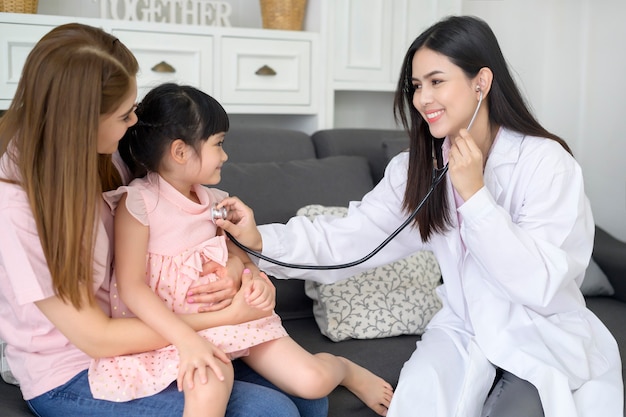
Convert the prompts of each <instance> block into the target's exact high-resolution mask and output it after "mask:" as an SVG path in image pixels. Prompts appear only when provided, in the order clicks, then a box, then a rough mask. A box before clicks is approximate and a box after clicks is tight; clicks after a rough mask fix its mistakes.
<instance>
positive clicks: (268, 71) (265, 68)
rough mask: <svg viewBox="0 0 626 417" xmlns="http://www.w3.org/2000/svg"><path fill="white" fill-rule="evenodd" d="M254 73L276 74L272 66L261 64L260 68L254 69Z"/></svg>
mask: <svg viewBox="0 0 626 417" xmlns="http://www.w3.org/2000/svg"><path fill="white" fill-rule="evenodd" d="M255 74H256V75H270V76H274V75H276V71H274V69H273V68H272V67H268V66H267V65H263V66H262V67H261V68H259V69H258V70H256V72H255Z"/></svg>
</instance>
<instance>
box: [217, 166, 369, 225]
mask: <svg viewBox="0 0 626 417" xmlns="http://www.w3.org/2000/svg"><path fill="white" fill-rule="evenodd" d="M269 184H271V186H268V185H269ZM373 186H374V184H373V182H372V177H371V176H370V171H369V166H368V163H367V160H366V159H365V158H364V157H361V156H333V157H329V158H322V159H305V160H296V161H288V162H261V163H252V162H251V163H231V164H229V163H226V164H225V165H224V166H223V167H222V181H221V182H220V183H219V184H218V185H217V187H218V188H220V189H222V190H224V191H227V192H228V193H229V194H230V195H234V196H237V197H239V198H241V199H242V200H243V202H244V203H246V204H247V205H249V206H250V207H251V208H252V209H253V210H254V217H255V220H256V222H257V224H265V223H284V222H286V221H287V220H289V219H290V218H291V217H292V216H294V215H295V214H296V211H297V210H298V209H299V208H300V207H302V206H303V205H307V204H324V205H342V206H347V205H348V203H349V202H350V201H353V200H360V199H361V198H362V197H363V195H365V193H367V192H368V191H370V190H371V189H372V187H373ZM259 190H263V191H262V192H259Z"/></svg>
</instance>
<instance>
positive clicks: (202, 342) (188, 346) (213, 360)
mask: <svg viewBox="0 0 626 417" xmlns="http://www.w3.org/2000/svg"><path fill="white" fill-rule="evenodd" d="M176 348H177V349H178V354H179V356H180V363H179V366H178V378H177V379H176V385H177V386H178V390H179V391H182V390H183V387H184V386H186V387H187V388H188V389H193V387H194V382H193V381H194V376H195V373H196V372H197V373H198V375H197V376H198V379H199V381H200V382H201V383H202V384H206V383H207V382H208V380H209V375H208V372H207V370H208V369H211V370H212V371H213V373H215V376H216V377H217V379H219V380H220V381H224V373H223V372H222V370H221V369H220V366H219V365H218V363H217V361H218V360H220V361H222V362H224V363H230V360H229V359H228V356H226V354H225V353H224V352H222V351H221V350H220V349H218V348H217V347H216V346H215V345H214V344H212V343H211V342H209V341H208V340H206V339H204V338H203V337H202V336H200V335H198V334H196V333H194V334H193V337H192V336H190V337H188V338H187V340H185V341H184V342H182V343H179V344H178V345H176Z"/></svg>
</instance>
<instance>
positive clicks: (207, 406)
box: [183, 361, 235, 417]
mask: <svg viewBox="0 0 626 417" xmlns="http://www.w3.org/2000/svg"><path fill="white" fill-rule="evenodd" d="M218 363H219V364H220V365H221V367H222V372H223V374H224V380H223V381H220V380H219V379H217V377H216V376H215V374H214V373H213V371H211V370H210V369H209V370H207V373H208V375H209V381H208V382H207V383H206V384H203V383H202V382H200V379H199V378H198V373H197V372H196V373H195V375H194V386H193V388H191V389H189V387H187V386H185V387H184V388H183V392H184V393H185V408H184V410H183V417H224V415H225V414H226V405H227V404H228V399H229V398H230V392H231V391H232V388H233V380H234V378H235V377H234V371H233V366H232V364H230V363H228V364H226V363H223V362H221V361H218Z"/></svg>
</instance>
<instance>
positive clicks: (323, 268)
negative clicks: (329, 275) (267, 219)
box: [226, 89, 483, 271]
mask: <svg viewBox="0 0 626 417" xmlns="http://www.w3.org/2000/svg"><path fill="white" fill-rule="evenodd" d="M478 92H479V93H480V96H479V98H478V104H477V105H476V110H474V114H473V115H472V118H471V119H470V122H469V124H468V125H467V130H470V128H471V127H472V125H473V124H474V120H475V119H476V115H477V114H478V109H480V105H481V104H482V102H483V92H482V90H481V89H478ZM434 172H437V171H436V170H435V171H434ZM447 172H448V164H446V165H445V166H444V167H443V168H442V169H441V171H439V172H438V175H436V176H433V181H432V183H431V185H430V188H429V189H428V192H427V193H426V195H424V198H422V201H420V203H419V204H418V205H417V207H416V208H415V209H414V210H413V212H412V213H411V214H410V215H409V217H408V218H407V219H406V220H405V221H404V222H403V223H402V224H401V225H400V226H398V228H397V229H396V230H394V231H393V233H391V234H390V235H389V236H388V237H387V238H386V239H385V240H384V241H383V242H382V243H381V244H380V245H378V246H377V247H376V248H375V249H374V250H373V251H371V252H370V253H368V254H367V255H365V256H364V257H362V258H360V259H357V260H355V261H352V262H347V263H343V264H336V265H304V264H292V263H287V262H282V261H279V260H278V259H273V258H270V257H269V256H265V255H263V254H262V253H260V252H257V251H255V250H252V249H250V248H248V247H247V246H244V245H243V244H242V243H240V242H239V241H237V239H235V238H234V237H233V236H232V235H231V234H230V233H228V232H226V235H227V236H228V238H229V239H230V240H231V241H232V242H233V243H234V244H235V246H237V247H238V248H240V249H242V250H243V251H245V252H246V253H247V254H248V255H252V256H255V257H257V258H259V259H262V260H264V261H267V262H269V263H272V264H274V265H278V266H282V267H285V268H291V269H306V270H313V271H330V270H335V269H345V268H351V267H353V266H357V265H360V264H362V263H363V262H366V261H368V260H369V259H371V258H372V257H373V256H374V255H376V254H377V253H378V252H380V251H381V250H382V249H383V248H384V247H385V246H387V244H388V243H389V242H391V241H392V240H393V239H394V238H395V237H396V236H398V234H399V233H400V232H401V231H402V230H404V229H405V228H406V227H407V226H408V225H409V224H410V223H411V222H412V221H413V219H415V216H417V213H419V211H420V210H421V209H422V207H423V206H424V204H426V202H427V201H428V199H429V198H430V196H431V194H432V193H433V191H434V190H435V188H436V187H437V185H439V183H440V182H441V181H442V180H443V178H444V177H445V175H446V173H447Z"/></svg>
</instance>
